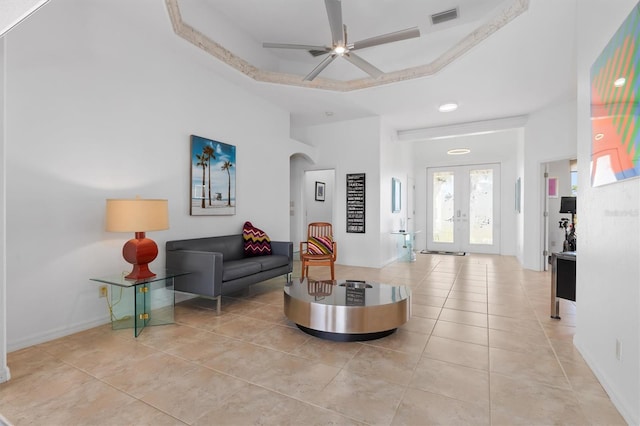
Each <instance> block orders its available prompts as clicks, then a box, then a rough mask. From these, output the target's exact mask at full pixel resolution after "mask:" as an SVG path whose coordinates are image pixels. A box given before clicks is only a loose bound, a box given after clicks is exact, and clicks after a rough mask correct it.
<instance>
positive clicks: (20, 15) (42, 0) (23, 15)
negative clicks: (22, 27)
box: [0, 0, 49, 37]
mask: <svg viewBox="0 0 640 426" xmlns="http://www.w3.org/2000/svg"><path fill="white" fill-rule="evenodd" d="M48 1H49V0H39V1H37V2H36V3H35V4H34V5H33V6H31V7H27V9H26V10H25V11H22V12H17V10H16V9H19V8H20V7H24V6H23V5H20V7H19V6H18V3H19V2H17V1H11V2H7V1H6V0H4V1H3V2H2V3H3V4H2V13H11V15H13V14H15V13H16V12H17V16H16V17H15V18H13V19H11V20H10V21H9V23H8V24H4V25H6V26H5V27H4V28H2V29H0V37H2V36H4V35H5V34H6V33H8V32H9V31H11V30H12V29H13V28H14V27H15V26H16V25H18V24H19V23H20V22H22V21H24V20H25V19H27V18H28V17H29V16H30V15H31V14H32V13H35V12H36V11H37V10H38V9H40V8H41V7H42V6H44V5H45V4H46V3H47V2H48ZM9 9H10V10H9Z"/></svg>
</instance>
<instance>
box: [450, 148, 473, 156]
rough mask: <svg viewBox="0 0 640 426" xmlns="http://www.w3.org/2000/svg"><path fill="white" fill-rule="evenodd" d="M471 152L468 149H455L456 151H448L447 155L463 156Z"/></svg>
mask: <svg viewBox="0 0 640 426" xmlns="http://www.w3.org/2000/svg"><path fill="white" fill-rule="evenodd" d="M470 152H471V150H470V149H468V148H456V149H450V150H449V151H447V154H449V155H464V154H468V153H470Z"/></svg>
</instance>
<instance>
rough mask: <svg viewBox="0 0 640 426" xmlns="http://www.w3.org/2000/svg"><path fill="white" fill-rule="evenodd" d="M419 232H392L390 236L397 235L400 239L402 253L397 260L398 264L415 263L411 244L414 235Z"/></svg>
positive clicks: (414, 254)
mask: <svg viewBox="0 0 640 426" xmlns="http://www.w3.org/2000/svg"><path fill="white" fill-rule="evenodd" d="M419 232H420V231H415V232H411V231H393V232H391V235H399V236H400V238H401V239H402V241H401V244H402V249H403V250H402V251H401V254H400V256H399V258H398V260H399V261H400V262H415V261H416V253H415V252H414V251H413V242H414V240H415V238H416V234H417V233H419Z"/></svg>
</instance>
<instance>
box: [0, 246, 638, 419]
mask: <svg viewBox="0 0 640 426" xmlns="http://www.w3.org/2000/svg"><path fill="white" fill-rule="evenodd" d="M417 256H418V258H417V261H416V262H413V263H393V264H391V265H389V266H387V267H385V268H382V269H373V268H358V267H347V266H338V267H337V270H336V275H337V277H338V278H351V279H367V280H372V281H378V282H388V283H396V284H404V285H407V286H410V287H411V288H412V295H413V296H412V300H413V306H412V307H413V317H412V319H411V320H410V321H409V322H408V323H407V324H406V325H404V326H403V327H401V328H399V329H398V331H397V332H396V333H394V334H393V335H391V336H388V337H386V338H383V339H379V340H373V341H369V342H363V343H336V342H330V341H325V340H321V339H318V338H315V337H311V336H308V335H306V334H304V333H302V332H301V331H300V330H298V329H297V328H296V327H295V326H294V324H292V323H290V322H289V321H288V320H287V319H286V318H285V317H284V315H283V313H282V303H283V302H282V300H283V296H282V286H283V284H284V280H283V279H282V278H278V279H274V280H270V281H267V282H264V283H261V284H259V285H257V286H254V287H253V288H252V291H251V293H250V294H247V295H239V296H238V297H227V298H224V301H223V314H222V315H220V316H216V315H215V311H214V309H215V305H214V302H213V301H210V300H206V299H200V298H198V299H191V300H187V301H184V302H181V303H179V304H178V305H177V306H176V310H175V313H176V322H177V323H176V324H175V325H166V326H158V327H151V328H147V329H145V330H144V331H143V333H142V334H141V335H140V337H138V338H137V339H134V338H133V335H132V334H133V333H132V331H131V330H117V331H112V330H111V327H110V326H109V325H105V326H102V327H98V328H95V329H91V330H87V331H85V332H82V333H78V334H74V335H71V336H67V337H64V338H61V339H57V340H54V341H51V342H47V343H44V344H40V345H36V346H33V347H30V348H26V349H23V350H20V351H16V352H13V353H10V354H9V367H10V368H11V374H12V380H11V381H9V382H7V383H4V384H1V385H0V412H2V414H3V415H4V416H5V417H6V418H7V419H8V421H10V422H11V423H13V424H14V425H27V424H28V425H129V424H130V425H133V424H135V425H183V424H189V425H214V424H215V425H253V424H259V425H326V424H331V425H343V424H344V425H363V424H366V425H438V424H442V425H454V424H470V425H512V424H527V425H531V424H535V425H543V424H563V425H564V424H567V425H573V424H576V425H587V424H594V425H623V424H625V422H624V420H623V419H622V417H621V416H620V415H619V413H618V412H617V411H616V409H615V408H614V406H613V405H612V403H611V401H610V399H609V397H608V396H607V394H606V393H605V391H604V390H603V389H602V387H601V385H600V384H599V382H598V380H597V379H596V378H595V376H594V375H593V373H592V372H591V370H590V369H589V367H588V366H587V365H586V363H585V362H584V360H583V359H582V357H581V356H580V354H579V353H578V351H577V350H576V349H575V348H574V346H573V344H572V337H573V331H574V325H575V305H574V304H572V303H570V302H567V301H562V304H561V315H562V320H561V321H556V320H551V319H550V318H549V311H548V310H549V282H550V275H549V273H543V272H532V271H527V270H523V269H522V268H521V267H520V266H519V265H518V263H517V261H516V260H515V259H514V258H512V257H504V256H482V255H471V256H465V257H452V256H443V255H424V254H418V255H417ZM326 270H327V268H315V269H312V271H311V276H312V277H314V278H317V279H324V278H327V276H326V275H324V274H325V273H326ZM294 276H299V264H296V270H295V271H294Z"/></svg>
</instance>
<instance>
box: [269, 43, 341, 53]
mask: <svg viewBox="0 0 640 426" xmlns="http://www.w3.org/2000/svg"><path fill="white" fill-rule="evenodd" d="M262 47H267V48H271V49H302V50H321V51H327V52H330V51H331V48H330V47H327V46H314V45H309V44H288V43H262Z"/></svg>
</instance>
